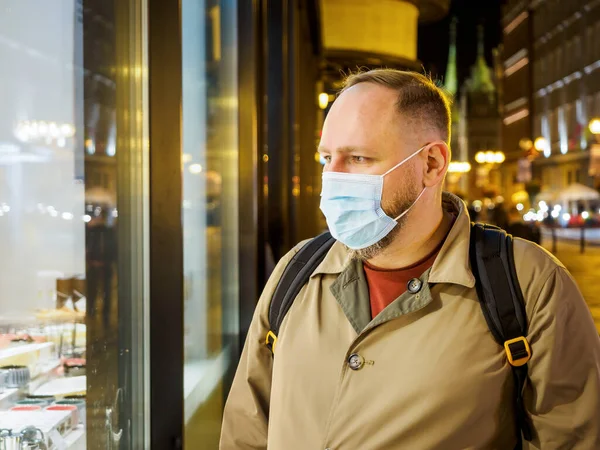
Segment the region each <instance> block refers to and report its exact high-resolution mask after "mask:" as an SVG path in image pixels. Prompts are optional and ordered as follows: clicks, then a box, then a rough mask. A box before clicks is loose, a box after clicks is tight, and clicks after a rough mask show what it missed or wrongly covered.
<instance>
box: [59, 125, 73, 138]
mask: <svg viewBox="0 0 600 450" xmlns="http://www.w3.org/2000/svg"><path fill="white" fill-rule="evenodd" d="M60 134H61V135H63V136H64V137H73V136H75V127H74V126H73V125H70V124H68V123H65V124H63V125H61V126H60Z"/></svg>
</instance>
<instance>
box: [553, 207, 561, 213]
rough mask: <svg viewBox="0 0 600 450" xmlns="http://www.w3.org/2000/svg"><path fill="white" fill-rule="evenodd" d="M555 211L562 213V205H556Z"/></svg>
mask: <svg viewBox="0 0 600 450" xmlns="http://www.w3.org/2000/svg"><path fill="white" fill-rule="evenodd" d="M554 211H558V212H561V211H562V206H560V205H554Z"/></svg>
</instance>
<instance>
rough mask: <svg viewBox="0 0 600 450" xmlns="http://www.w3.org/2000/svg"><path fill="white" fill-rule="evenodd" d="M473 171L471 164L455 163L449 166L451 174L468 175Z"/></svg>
mask: <svg viewBox="0 0 600 450" xmlns="http://www.w3.org/2000/svg"><path fill="white" fill-rule="evenodd" d="M470 171H471V164H469V163H468V162H460V161H453V162H451V163H450V164H449V165H448V172H449V173H468V172H470Z"/></svg>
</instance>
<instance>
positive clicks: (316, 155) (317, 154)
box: [315, 152, 321, 163]
mask: <svg viewBox="0 0 600 450" xmlns="http://www.w3.org/2000/svg"><path fill="white" fill-rule="evenodd" d="M315 162H318V163H320V162H321V154H320V153H319V152H315Z"/></svg>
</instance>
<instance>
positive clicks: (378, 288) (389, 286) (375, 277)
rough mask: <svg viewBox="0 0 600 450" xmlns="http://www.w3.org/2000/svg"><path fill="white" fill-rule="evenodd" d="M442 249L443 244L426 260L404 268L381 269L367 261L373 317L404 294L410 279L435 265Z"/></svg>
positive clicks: (366, 267)
mask: <svg viewBox="0 0 600 450" xmlns="http://www.w3.org/2000/svg"><path fill="white" fill-rule="evenodd" d="M442 244H443V241H442ZM440 250H441V245H440V246H439V247H438V248H436V249H435V250H434V252H433V253H432V254H431V255H429V256H427V257H426V258H425V259H424V260H422V261H420V262H418V263H416V264H414V265H412V266H410V267H405V268H403V269H380V268H378V267H374V266H372V265H370V264H369V263H367V262H366V261H365V262H364V263H363V267H364V270H365V276H366V278H367V283H368V285H369V297H370V301H371V318H375V317H377V315H378V314H379V313H380V312H381V311H383V310H384V309H385V308H386V307H387V306H388V305H389V304H390V303H392V302H393V301H394V300H396V299H397V298H398V297H400V296H401V295H402V294H404V292H406V290H407V285H408V282H409V281H410V280H412V279H413V278H419V277H420V276H421V275H423V273H424V272H425V271H426V270H427V269H429V268H430V267H431V266H433V263H434V261H435V258H436V257H437V255H438V253H439V252H440Z"/></svg>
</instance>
